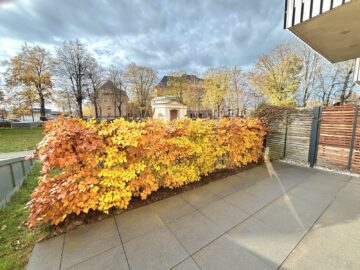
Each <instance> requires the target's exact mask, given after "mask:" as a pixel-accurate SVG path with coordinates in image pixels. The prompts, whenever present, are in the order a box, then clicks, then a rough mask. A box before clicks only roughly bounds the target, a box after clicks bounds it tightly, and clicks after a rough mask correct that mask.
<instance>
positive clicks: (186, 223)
mask: <svg viewBox="0 0 360 270" xmlns="http://www.w3.org/2000/svg"><path fill="white" fill-rule="evenodd" d="M169 228H170V230H171V231H172V233H173V234H175V236H176V238H177V239H178V240H179V241H180V242H181V244H182V245H183V246H184V247H185V248H186V250H187V251H188V252H189V253H190V254H193V253H194V252H196V251H197V250H199V249H200V248H202V247H204V246H205V245H207V244H208V243H210V242H211V241H213V240H214V239H215V238H217V237H219V236H220V235H221V234H223V233H224V232H225V231H224V230H223V229H221V227H219V226H218V225H216V224H215V223H214V222H212V221H211V220H210V219H209V218H207V217H206V216H204V215H203V214H201V213H200V212H193V213H191V214H189V215H186V216H184V217H182V218H180V219H177V220H175V221H173V222H171V223H169Z"/></svg>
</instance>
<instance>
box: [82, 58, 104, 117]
mask: <svg viewBox="0 0 360 270" xmlns="http://www.w3.org/2000/svg"><path fill="white" fill-rule="evenodd" d="M86 75H87V78H88V80H89V86H88V87H87V88H86V89H87V96H88V97H89V99H90V101H91V103H92V105H93V106H94V110H95V117H96V118H98V117H99V116H100V114H99V111H100V104H99V98H100V96H99V94H100V93H99V89H100V87H101V85H102V84H103V83H104V77H105V76H104V69H103V68H102V67H101V66H100V65H99V64H98V63H97V61H96V59H95V58H94V57H90V59H89V66H88V69H87V70H86Z"/></svg>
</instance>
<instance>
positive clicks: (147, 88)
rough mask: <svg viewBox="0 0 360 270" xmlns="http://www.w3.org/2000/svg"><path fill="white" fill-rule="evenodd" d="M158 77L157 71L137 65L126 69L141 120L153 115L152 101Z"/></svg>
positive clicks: (131, 65)
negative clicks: (151, 109)
mask: <svg viewBox="0 0 360 270" xmlns="http://www.w3.org/2000/svg"><path fill="white" fill-rule="evenodd" d="M156 77H157V74H156V71H155V70H154V69H152V68H150V67H144V66H138V65H136V64H135V63H132V64H129V65H128V66H127V67H126V71H125V78H126V80H127V82H128V84H129V91H130V92H131V94H132V97H133V99H134V102H135V105H136V106H138V108H139V116H140V117H141V118H145V117H146V116H149V115H150V114H151V112H150V101H151V98H152V91H153V87H154V83H155V80H156Z"/></svg>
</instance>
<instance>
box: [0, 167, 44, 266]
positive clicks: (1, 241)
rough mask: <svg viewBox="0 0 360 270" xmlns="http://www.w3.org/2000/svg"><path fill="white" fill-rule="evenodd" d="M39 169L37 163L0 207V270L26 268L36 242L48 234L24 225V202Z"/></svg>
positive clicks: (28, 195) (34, 183)
mask: <svg viewBox="0 0 360 270" xmlns="http://www.w3.org/2000/svg"><path fill="white" fill-rule="evenodd" d="M40 168H41V165H40V163H38V162H37V163H36V164H35V165H34V167H33V169H32V171H31V172H30V174H29V175H28V177H27V179H26V180H25V182H24V184H23V186H22V187H21V189H19V190H18V191H17V192H16V193H15V194H14V196H13V197H12V199H11V202H10V203H8V204H7V205H6V206H5V207H3V208H0V270H5V269H6V270H8V269H9V270H10V269H11V270H12V269H25V266H26V264H27V261H28V259H29V256H30V253H31V250H32V248H33V246H34V245H35V242H36V241H37V240H38V239H40V238H42V237H44V236H45V235H47V234H48V231H47V229H44V228H41V229H40V228H39V229H32V230H29V229H28V228H27V226H26V225H25V222H26V218H27V215H28V211H27V209H26V203H27V202H28V201H29V199H30V195H31V192H32V191H33V190H34V189H35V187H36V185H37V179H38V177H39V176H40Z"/></svg>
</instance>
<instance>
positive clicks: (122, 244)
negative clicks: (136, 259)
mask: <svg viewBox="0 0 360 270" xmlns="http://www.w3.org/2000/svg"><path fill="white" fill-rule="evenodd" d="M113 219H114V221H115V226H116V230H117V232H118V234H119V238H120V243H121V246H122V248H123V251H124V255H125V259H126V263H127V265H128V268H129V270H130V264H129V260H128V257H127V255H126V250H125V246H124V243H123V240H122V238H121V234H120V231H119V226H118V224H117V221H116V218H115V216H113Z"/></svg>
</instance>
